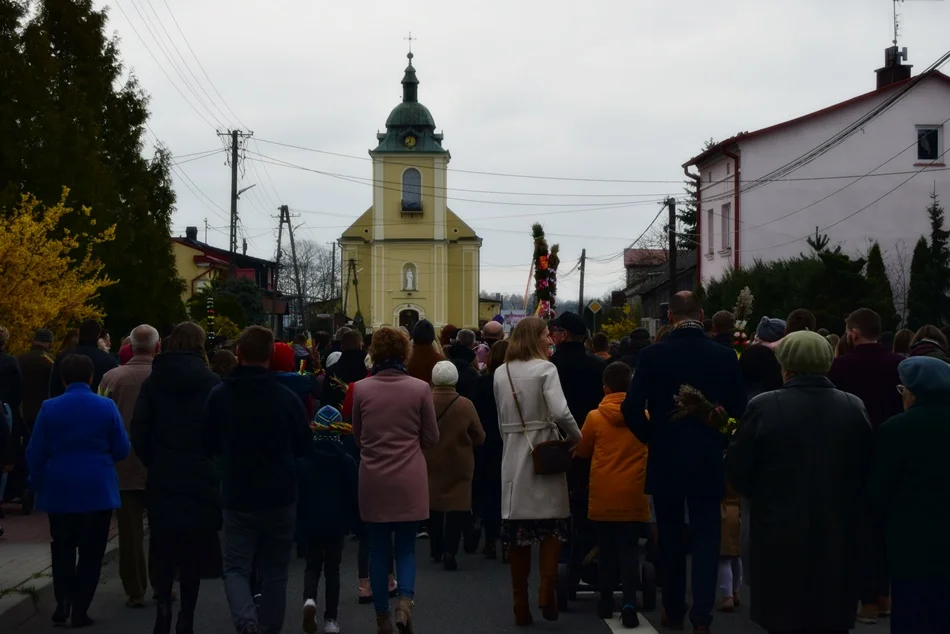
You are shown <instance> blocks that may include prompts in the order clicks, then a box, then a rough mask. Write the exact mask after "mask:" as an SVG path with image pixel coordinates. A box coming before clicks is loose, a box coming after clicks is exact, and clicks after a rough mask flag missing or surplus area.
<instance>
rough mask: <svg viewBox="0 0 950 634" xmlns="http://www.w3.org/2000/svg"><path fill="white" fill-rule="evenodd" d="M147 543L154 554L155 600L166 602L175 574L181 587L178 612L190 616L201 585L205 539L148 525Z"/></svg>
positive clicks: (195, 604) (168, 598)
mask: <svg viewBox="0 0 950 634" xmlns="http://www.w3.org/2000/svg"><path fill="white" fill-rule="evenodd" d="M149 543H150V545H151V548H150V550H151V551H152V555H153V557H154V560H153V565H154V569H155V573H154V574H155V598H156V599H157V600H158V602H159V603H170V602H171V594H172V586H173V585H174V583H175V577H176V576H177V577H178V586H179V588H180V590H181V597H180V598H181V607H180V614H182V615H185V617H186V618H188V619H192V618H194V614H195V606H197V605H198V590H199V589H200V588H201V562H202V561H204V560H206V559H207V555H206V553H205V552H204V551H203V550H204V548H207V545H208V542H207V541H202V540H196V539H187V538H184V539H183V538H181V537H180V536H178V535H174V534H171V535H169V534H166V533H165V532H163V531H161V530H155V529H152V534H151V536H150V539H149Z"/></svg>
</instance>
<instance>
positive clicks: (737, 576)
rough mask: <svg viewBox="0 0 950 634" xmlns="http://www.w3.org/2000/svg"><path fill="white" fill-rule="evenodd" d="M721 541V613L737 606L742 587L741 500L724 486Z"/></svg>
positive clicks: (721, 505) (721, 510) (721, 511)
mask: <svg viewBox="0 0 950 634" xmlns="http://www.w3.org/2000/svg"><path fill="white" fill-rule="evenodd" d="M720 516H721V521H722V540H721V541H720V543H719V589H720V590H722V596H723V598H722V602H721V603H720V604H719V610H720V611H721V612H732V611H733V610H734V609H736V607H738V606H739V588H740V587H741V586H742V559H741V558H740V556H739V555H740V551H741V541H742V538H741V534H742V509H741V499H740V497H739V494H738V493H736V492H735V491H734V490H733V489H732V487H731V486H729V485H728V484H727V485H726V497H724V498H723V499H722V502H721V503H720Z"/></svg>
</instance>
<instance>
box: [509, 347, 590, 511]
mask: <svg viewBox="0 0 950 634" xmlns="http://www.w3.org/2000/svg"><path fill="white" fill-rule="evenodd" d="M509 370H510V372H511V379H512V381H513V382H514V386H515V389H516V390H517V391H518V402H519V404H520V405H521V411H522V412H523V413H524V426H522V424H521V422H522V421H521V417H520V416H519V414H518V408H517V407H516V405H515V399H514V396H513V395H512V391H511V384H510V383H509V382H508V372H509ZM494 388H495V402H496V403H497V404H498V424H499V427H500V428H501V438H502V442H503V443H504V452H503V454H502V459H501V486H502V488H501V498H502V499H501V517H502V519H506V520H536V519H561V518H566V517H569V516H570V514H571V506H570V500H569V499H568V495H567V476H566V475H565V474H563V473H561V474H556V475H537V474H536V473H535V472H534V460H533V459H532V457H531V448H532V447H533V446H537V445H538V444H539V443H542V442H545V441H548V440H558V439H559V438H560V437H561V436H562V435H563V436H564V437H566V438H567V439H568V440H573V441H575V442H577V441H579V440H580V439H581V432H580V429H578V427H577V423H576V422H574V417H573V416H571V411H570V410H569V409H568V407H567V400H566V399H565V398H564V392H563V391H562V390H561V382H560V380H559V379H558V375H557V368H555V367H554V364H552V363H551V362H550V361H542V360H540V359H537V360H533V361H513V362H511V363H506V364H505V365H503V366H501V367H500V368H498V370H496V371H495V384H494Z"/></svg>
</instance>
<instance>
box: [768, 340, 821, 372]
mask: <svg viewBox="0 0 950 634" xmlns="http://www.w3.org/2000/svg"><path fill="white" fill-rule="evenodd" d="M775 357H776V358H777V359H778V362H779V363H780V364H781V365H782V369H783V370H785V371H786V372H792V373H795V374H828V370H830V369H831V362H832V361H834V351H833V350H832V349H831V344H830V343H828V340H827V339H825V338H824V337H822V336H821V335H819V334H818V333H817V332H811V331H808V330H801V331H799V332H793V333H792V334H790V335H788V336H787V337H785V338H783V339H782V341H781V343H779V344H778V348H777V349H776V351H775Z"/></svg>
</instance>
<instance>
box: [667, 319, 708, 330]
mask: <svg viewBox="0 0 950 634" xmlns="http://www.w3.org/2000/svg"><path fill="white" fill-rule="evenodd" d="M681 328H696V329H698V330H702V331H705V330H706V328H705V327H704V326H703V322H701V321H696V320H695V319H686V320H684V321H681V322H680V323H678V324H676V325H675V326H673V330H680V329H681Z"/></svg>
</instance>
